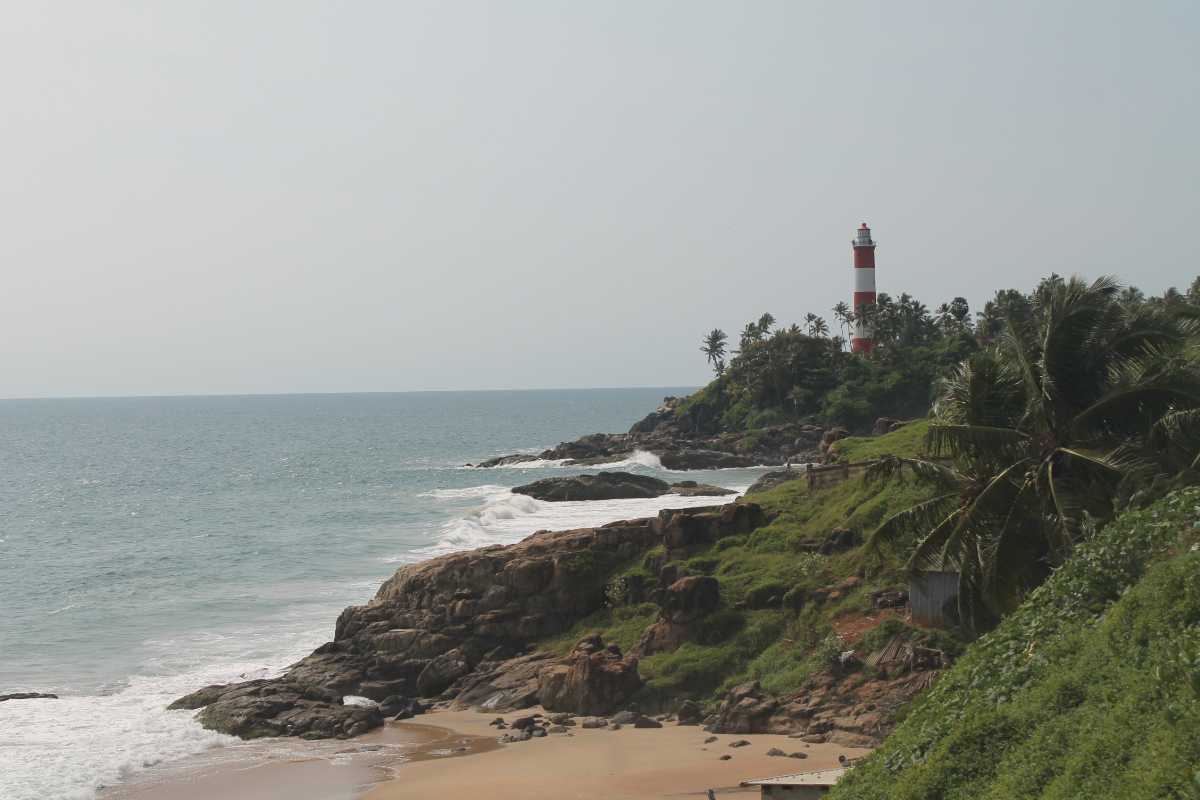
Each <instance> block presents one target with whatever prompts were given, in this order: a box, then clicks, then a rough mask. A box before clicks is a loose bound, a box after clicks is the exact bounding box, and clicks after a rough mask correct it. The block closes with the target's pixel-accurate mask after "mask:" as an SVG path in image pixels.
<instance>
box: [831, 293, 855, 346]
mask: <svg viewBox="0 0 1200 800" xmlns="http://www.w3.org/2000/svg"><path fill="white" fill-rule="evenodd" d="M833 318H834V319H835V320H837V323H838V326H839V327H840V328H841V329H842V331H843V333H844V338H845V339H849V338H850V330H851V329H852V328H853V327H854V311H853V309H851V308H850V304H849V303H846V302H845V301H842V302H840V303H838V304H837V305H835V306H834V307H833Z"/></svg>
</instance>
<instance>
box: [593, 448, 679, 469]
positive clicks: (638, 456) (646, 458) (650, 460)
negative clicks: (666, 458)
mask: <svg viewBox="0 0 1200 800" xmlns="http://www.w3.org/2000/svg"><path fill="white" fill-rule="evenodd" d="M618 467H625V468H629V467H649V468H650V469H663V465H662V460H661V459H660V458H659V457H658V456H656V455H654V453H651V452H650V451H649V450H634V451H633V452H632V453H631V454H630V455H629V458H625V459H622V460H620V461H610V462H608V463H605V464H593V465H591V466H589V467H586V469H617V468H618Z"/></svg>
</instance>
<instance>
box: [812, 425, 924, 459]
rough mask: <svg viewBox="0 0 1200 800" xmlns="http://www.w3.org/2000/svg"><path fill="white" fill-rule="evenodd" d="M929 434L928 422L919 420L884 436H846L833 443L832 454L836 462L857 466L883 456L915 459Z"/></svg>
mask: <svg viewBox="0 0 1200 800" xmlns="http://www.w3.org/2000/svg"><path fill="white" fill-rule="evenodd" d="M928 433H929V420H925V419H920V420H915V421H913V422H910V423H908V424H907V425H905V426H904V427H903V428H899V429H898V430H895V431H892V432H891V433H890V434H888V435H886V436H848V437H846V438H845V439H839V440H838V441H836V442H834V443H833V454H834V456H836V457H837V460H838V461H844V462H849V463H851V464H857V463H859V462H862V461H874V460H875V459H877V458H881V457H883V456H905V457H909V458H917V457H919V456H920V455H921V454H923V453H924V451H925V436H926V435H927V434H928Z"/></svg>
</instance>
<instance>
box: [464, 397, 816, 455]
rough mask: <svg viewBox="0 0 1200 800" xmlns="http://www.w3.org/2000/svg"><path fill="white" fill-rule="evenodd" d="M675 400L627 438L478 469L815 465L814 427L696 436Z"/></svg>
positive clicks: (581, 443) (600, 438)
mask: <svg viewBox="0 0 1200 800" xmlns="http://www.w3.org/2000/svg"><path fill="white" fill-rule="evenodd" d="M678 402H679V401H678V399H677V398H667V399H666V400H665V401H664V403H663V405H662V406H660V407H659V409H658V410H657V411H655V412H654V413H652V414H651V415H650V416H648V417H646V418H645V419H643V420H641V421H640V422H638V423H636V424H635V425H634V426H633V427H632V428H631V429H630V431H629V432H628V433H594V434H591V435H589V436H582V437H580V438H579V439H576V440H575V441H573V442H563V443H561V444H559V445H557V446H556V447H552V448H550V449H548V450H544V451H542V452H541V453H538V454H536V455H533V454H528V453H516V454H513V455H506V456H500V457H497V458H491V459H488V460H486V461H482V462H480V463H479V464H477V465H476V466H477V467H480V468H490V467H502V466H519V465H521V464H528V463H532V462H536V461H541V460H547V461H560V462H562V463H563V464H564V465H566V466H578V465H589V466H593V465H597V464H609V463H612V462H614V461H620V460H624V459H627V458H630V457H631V456H632V455H633V454H634V453H635V452H636V451H639V450H640V451H644V452H648V453H652V454H653V455H655V456H657V457H658V458H659V460H660V461H661V462H662V465H663V466H664V467H666V468H667V469H676V470H686V469H722V468H727V467H749V466H758V465H766V466H774V465H782V464H785V463H789V462H790V463H805V462H819V461H821V460H823V459H824V457H825V454H826V451H827V450H828V443H826V445H825V447H824V449H821V442H822V439H823V437H824V435H825V431H824V430H823V429H822V428H820V427H818V426H815V425H808V424H801V423H786V424H783V425H772V426H768V427H765V428H756V429H754V430H748V431H729V432H725V433H713V432H702V431H699V430H696V429H694V428H693V427H692V426H690V425H687V424H682V425H681V424H680V420H679V419H678V418H677V416H676V408H677V406H678Z"/></svg>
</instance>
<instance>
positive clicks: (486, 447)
mask: <svg viewBox="0 0 1200 800" xmlns="http://www.w3.org/2000/svg"><path fill="white" fill-rule="evenodd" d="M686 391H687V390H686V389H613V390H583V391H536V392H454V393H419V394H359V395H292V396H254V397H204V398H134V399H81V400H32V401H3V402H0V459H2V461H0V612H2V613H0V693H3V692H6V691H16V690H35V691H50V692H57V693H59V694H61V695H63V699H62V700H59V701H42V702H38V701H18V702H8V703H0V797H5V798H17V797H59V796H61V797H90V796H92V795H93V793H94V789H95V787H96V786H97V785H101V784H111V783H114V782H118V781H120V780H122V779H124V778H125V777H128V776H129V775H130V774H132V773H134V772H136V771H137V770H138V769H141V768H143V767H145V766H148V765H152V764H156V763H160V762H162V761H163V760H169V759H171V758H175V757H178V756H180V755H182V754H186V753H189V752H194V751H195V750H196V749H197V748H203V747H211V746H215V745H220V744H221V743H222V741H223V740H224V737H217V736H215V735H213V734H210V733H208V732H205V731H202V730H200V729H199V727H198V726H197V725H195V723H194V722H193V721H192V720H191V718H190V715H187V714H180V713H178V712H175V713H170V714H168V713H166V712H164V711H162V704H163V701H164V700H166V699H170V697H171V696H173V695H174V694H178V693H182V692H183V691H187V690H189V689H191V688H194V687H195V686H198V685H200V684H201V683H203V682H211V681H213V680H230V679H234V678H237V677H240V676H242V675H246V676H253V675H260V674H274V673H275V672H277V671H278V670H279V669H280V668H282V667H284V666H286V664H287V663H289V661H290V660H291V659H294V658H296V657H299V656H301V655H303V654H304V653H305V652H307V651H308V650H309V649H311V648H312V647H314V646H316V645H318V644H320V643H321V642H323V641H325V640H327V639H329V638H331V636H332V629H333V623H334V620H335V618H336V615H337V612H338V611H339V610H340V609H341V608H343V607H344V606H346V605H348V604H350V603H361V602H364V601H366V600H367V599H368V598H369V597H370V596H371V595H372V594H373V592H374V590H375V588H376V587H377V586H378V584H379V583H380V582H381V581H382V580H383V579H385V578H386V577H387V576H389V575H390V574H391V573H392V572H393V571H394V570H395V569H396V567H397V566H398V565H400V564H403V563H405V562H409V561H414V560H419V559H421V558H424V557H428V556H430V555H435V554H437V553H441V552H448V551H451V550H455V549H462V548H465V547H474V546H479V545H483V544H489V543H493V542H510V541H516V540H518V539H520V538H522V537H523V536H525V535H527V534H529V533H531V532H532V531H534V530H537V529H539V528H565V527H572V526H574V525H586V524H596V523H598V522H603V521H608V520H610V519H619V518H622V517H626V516H636V515H639V514H644V513H652V512H653V511H654V510H655V509H656V508H657V507H658V506H663V505H681V504H683V503H681V502H679V500H680V499H679V498H676V499H675V502H671V501H670V500H666V501H659V500H655V501H611V502H605V503H598V504H585V503H569V504H549V503H539V502H537V501H534V500H531V499H530V498H525V497H522V496H519V495H513V494H511V493H510V492H508V488H510V487H512V486H514V485H517V484H519V483H524V482H527V481H529V480H532V479H535V478H538V477H544V476H546V475H552V474H562V468H561V467H559V468H556V467H554V466H546V467H544V468H540V469H497V470H476V469H464V468H463V467H462V465H463V464H464V463H466V462H468V461H478V460H480V459H482V458H485V457H488V456H492V455H498V454H501V453H508V452H516V451H521V450H526V451H536V450H540V449H542V448H545V447H548V446H552V445H554V444H556V443H557V442H559V441H563V440H567V439H572V438H575V437H576V436H579V435H581V434H584V433H590V432H593V431H618V430H625V429H627V428H628V427H629V425H630V424H631V423H632V422H633V421H634V420H636V419H638V418H640V417H641V416H642V415H644V414H645V413H647V412H648V411H650V410H652V409H653V408H654V407H655V406H656V405H657V404H658V402H659V401H660V400H661V398H662V397H663V396H664V395H665V394H679V393H682V392H686ZM623 466H624V467H625V468H630V469H636V470H640V471H644V472H657V471H659V470H658V469H657V468H656V466H655V463H654V459H653V458H639V459H638V461H637V463H630V464H625V465H623ZM688 477H696V478H700V479H703V480H710V481H712V482H717V483H723V484H724V485H727V486H739V485H740V486H744V485H746V484H748V483H750V482H751V481H752V480H753V477H754V476H753V472H752V471H723V472H721V473H710V474H706V473H699V474H691V475H689V476H688ZM703 502H711V500H708V501H703ZM110 740H111V741H110ZM51 765H52V766H53V769H50V768H49V767H50V766H51ZM51 773H55V774H61V777H53V776H52V775H51Z"/></svg>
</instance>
